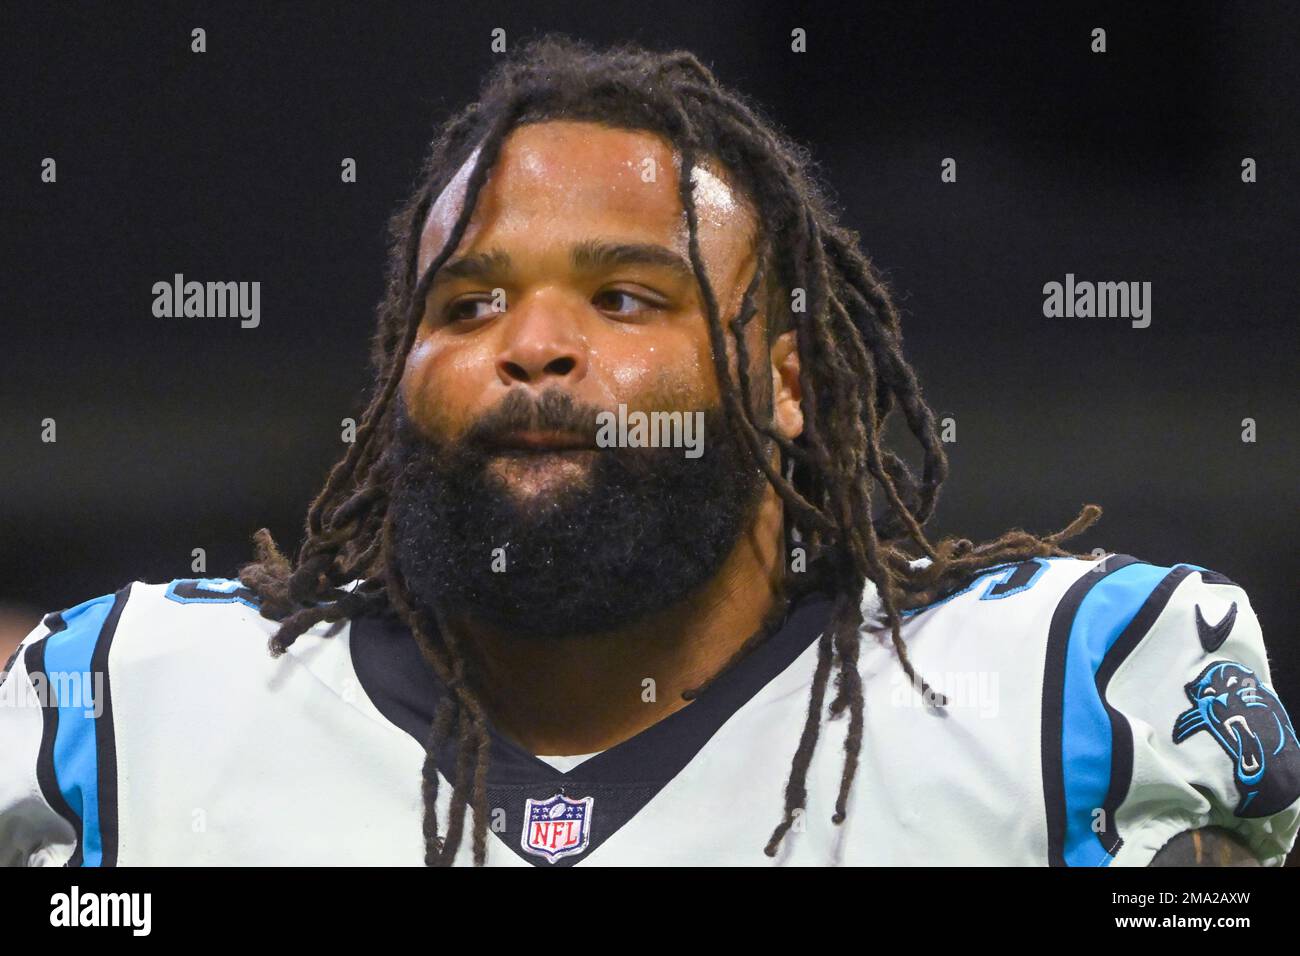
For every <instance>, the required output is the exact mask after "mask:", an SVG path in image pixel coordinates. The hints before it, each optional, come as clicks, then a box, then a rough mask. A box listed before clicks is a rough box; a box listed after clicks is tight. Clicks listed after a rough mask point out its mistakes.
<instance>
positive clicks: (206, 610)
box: [14, 578, 277, 676]
mask: <svg viewBox="0 0 1300 956" xmlns="http://www.w3.org/2000/svg"><path fill="white" fill-rule="evenodd" d="M276 626H277V625H276V623H275V622H274V621H269V620H266V619H265V618H263V617H262V616H261V614H260V613H259V610H258V605H257V599H256V596H255V595H254V594H253V593H252V592H251V591H249V590H248V589H247V588H245V587H244V586H243V585H242V584H241V583H240V582H239V581H237V580H231V579H226V578H178V579H175V580H172V581H168V582H166V583H161V584H149V583H146V582H143V581H132V582H130V583H128V584H126V585H124V586H123V587H121V588H119V589H118V590H117V591H114V592H112V593H109V594H103V595H100V596H98V597H94V598H90V599H89V600H86V601H83V602H81V603H80V604H76V605H74V606H72V607H69V608H65V609H63V610H59V611H52V612H50V613H48V614H46V615H45V616H44V618H42V620H41V623H40V625H39V626H38V627H36V628H35V629H34V630H33V631H32V632H31V633H30V634H29V635H28V636H27V637H26V638H24V640H23V641H22V643H21V644H20V645H19V647H18V649H17V651H15V655H14V659H15V661H16V660H17V659H18V658H19V656H21V658H22V660H23V663H24V665H25V671H26V672H27V674H28V675H29V676H32V675H42V674H44V675H48V674H50V673H58V674H73V673H86V674H92V673H104V672H107V671H110V670H111V671H114V672H117V671H121V670H124V669H132V668H138V667H142V666H145V665H148V666H153V667H158V666H160V665H165V664H166V663H167V662H175V663H178V664H186V663H188V664H189V665H193V664H196V663H200V662H201V661H202V660H203V659H205V658H214V659H220V658H227V659H228V658H230V657H252V656H254V655H261V656H263V657H269V654H268V653H267V650H266V644H267V641H268V639H269V638H270V636H271V635H272V634H273V633H274V632H275V629H276Z"/></svg>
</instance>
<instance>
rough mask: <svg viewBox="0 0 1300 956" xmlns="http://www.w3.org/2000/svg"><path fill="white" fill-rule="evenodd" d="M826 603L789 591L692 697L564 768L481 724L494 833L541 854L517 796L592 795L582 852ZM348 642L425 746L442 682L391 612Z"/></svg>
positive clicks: (368, 678) (786, 656) (793, 650)
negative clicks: (761, 633)
mask: <svg viewBox="0 0 1300 956" xmlns="http://www.w3.org/2000/svg"><path fill="white" fill-rule="evenodd" d="M832 608H833V601H832V599H831V598H830V597H828V596H827V595H825V594H823V593H820V592H813V593H810V594H805V595H803V596H802V597H798V598H796V599H795V600H794V601H793V602H792V603H791V604H790V606H789V607H788V608H787V609H786V612H785V616H784V619H783V620H782V621H781V622H780V623H779V624H778V626H777V628H776V630H775V631H774V633H772V634H771V636H769V637H768V638H767V639H766V640H764V641H763V642H762V643H760V644H759V645H758V646H757V647H755V648H754V649H753V650H751V651H750V652H749V653H748V654H746V655H745V656H744V657H743V658H741V659H740V660H739V661H737V662H736V663H735V664H734V665H732V667H731V668H729V669H728V670H727V671H725V672H724V673H723V674H722V675H720V676H719V677H718V678H717V679H715V680H714V681H713V682H712V683H710V684H709V685H708V686H706V687H705V688H704V689H703V690H702V691H700V693H699V694H698V696H697V697H696V698H695V700H694V701H692V702H691V703H690V704H688V705H687V706H685V707H683V708H682V709H681V710H678V711H676V712H675V713H672V714H670V715H669V716H667V717H665V718H664V719H663V720H661V721H659V722H658V723H656V724H654V725H653V726H651V727H648V728H647V729H645V730H643V731H641V732H640V733H638V734H636V735H635V736H633V737H631V738H629V739H628V740H625V741H623V742H622V743H620V744H617V745H615V746H613V747H610V748H609V749H608V750H605V751H602V752H601V753H599V754H597V755H596V756H594V757H591V758H588V759H587V760H585V761H583V762H582V763H581V764H579V765H578V766H576V767H574V768H573V769H572V770H570V771H568V772H564V771H560V770H557V769H555V768H554V767H552V766H550V765H549V764H547V763H546V762H545V761H542V760H539V759H538V758H537V757H535V756H534V755H533V754H530V753H528V752H527V751H526V750H524V749H523V748H522V747H520V746H519V745H518V744H516V743H515V742H514V741H512V740H510V739H509V738H508V737H506V736H504V735H503V734H501V733H500V732H499V731H497V729H496V728H495V727H492V726H491V725H490V724H489V732H490V735H491V755H490V759H489V764H488V797H489V805H490V806H492V807H494V808H501V809H503V810H504V811H505V814H506V820H505V829H504V830H503V831H501V833H500V835H501V837H502V838H503V839H504V841H505V843H506V845H507V846H509V847H511V848H512V849H513V850H515V852H516V853H518V854H519V855H520V856H521V857H523V858H524V859H526V860H528V861H529V862H530V863H535V864H542V863H544V862H545V861H544V860H543V859H542V858H541V857H537V856H533V855H530V854H526V853H524V852H523V850H522V849H521V848H520V847H519V846H518V839H517V837H518V834H519V832H520V828H521V827H522V826H523V809H524V799H525V798H527V797H531V798H533V799H535V800H545V799H548V798H550V797H553V796H555V795H556V794H557V793H561V794H565V795H567V796H570V797H573V798H582V797H587V796H595V797H596V804H597V806H598V811H597V812H596V813H595V814H594V816H593V829H592V833H591V840H590V844H589V845H588V848H587V851H586V852H587V853H590V852H591V850H594V849H595V848H596V847H597V846H598V845H599V844H600V843H601V842H603V841H604V840H605V839H607V838H608V837H609V836H610V835H612V834H613V833H614V832H615V831H617V829H618V828H619V827H620V826H622V825H623V824H624V823H626V822H627V821H628V820H630V819H631V818H632V817H633V816H634V815H635V814H636V813H637V812H639V811H640V810H641V808H642V807H644V806H645V805H646V803H648V802H649V800H650V799H651V798H652V797H653V796H654V795H655V794H657V793H658V792H659V791H660V790H662V789H663V788H664V786H666V785H667V784H668V782H669V781H670V780H672V779H673V778H674V777H675V776H677V774H678V773H680V772H681V771H682V769H683V768H685V767H686V765H687V764H688V763H690V762H691V760H692V759H693V758H694V757H695V755H696V754H697V753H698V752H699V751H700V748H702V747H703V746H704V745H705V744H706V743H707V742H708V740H709V739H710V738H711V737H712V736H713V735H714V734H715V733H716V732H717V731H718V729H719V728H720V727H721V726H722V725H723V724H724V723H725V722H726V721H727V719H728V718H729V717H731V715H732V714H734V713H735V712H736V711H737V710H739V709H740V707H742V706H743V705H744V704H745V703H746V702H747V701H748V700H750V698H752V697H753V696H754V695H755V694H757V693H758V692H759V691H760V690H761V689H762V688H763V687H765V686H766V685H767V684H768V683H770V682H771V681H772V680H773V679H774V678H776V677H777V675H779V674H780V673H781V672H782V671H784V670H785V669H786V668H787V667H789V666H790V665H791V664H792V663H793V662H794V661H795V659H796V658H797V657H798V656H799V655H800V654H801V653H802V652H803V651H804V650H805V649H806V648H807V647H808V646H809V645H810V644H812V643H813V642H814V641H815V640H817V638H818V637H819V636H820V635H821V633H822V631H823V630H824V628H825V627H826V625H827V623H828V621H829V618H830V614H831V611H832ZM351 650H352V665H353V668H354V669H355V671H356V674H357V678H358V679H359V680H360V682H361V686H362V688H363V689H364V690H365V692H366V694H367V695H368V696H369V697H370V699H371V701H372V702H373V703H374V705H375V707H376V708H377V709H378V710H379V712H380V713H381V714H383V715H384V716H385V717H386V718H388V720H390V721H392V723H393V724H395V725H396V726H397V727H400V728H401V729H402V730H404V731H406V732H407V733H409V734H410V735H411V736H412V737H414V738H415V739H416V741H417V742H419V743H420V745H421V746H425V745H426V744H427V741H428V738H429V729H430V726H431V724H432V722H433V716H434V710H435V708H436V707H437V704H438V701H439V700H440V699H441V698H442V697H443V696H445V694H446V690H445V688H444V687H443V685H442V683H441V682H440V681H439V680H438V678H437V677H436V676H435V674H434V673H433V671H432V669H431V668H430V667H429V665H428V662H427V661H425V659H424V657H423V655H422V654H421V653H420V650H419V647H418V646H417V645H416V643H415V639H414V637H413V635H412V634H411V632H410V629H409V628H407V627H406V626H405V625H404V624H402V623H400V622H398V621H395V620H393V619H391V618H379V617H362V618H358V619H356V620H355V621H353V622H352V631H351ZM455 748H456V743H455V741H454V740H449V741H447V742H446V743H445V745H444V746H443V747H442V748H441V749H440V753H439V755H438V766H439V767H440V768H441V769H442V772H443V774H444V776H450V774H451V772H452V768H454V767H455V765H456V764H455V753H456V750H455ZM585 855H586V854H585V853H584V854H582V855H580V856H571V857H565V858H562V859H560V860H559V861H558V862H557V863H556V864H555V865H557V866H562V865H565V864H572V863H574V862H577V860H579V859H581V858H582V856H585Z"/></svg>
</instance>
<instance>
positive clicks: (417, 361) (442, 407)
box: [400, 336, 493, 438]
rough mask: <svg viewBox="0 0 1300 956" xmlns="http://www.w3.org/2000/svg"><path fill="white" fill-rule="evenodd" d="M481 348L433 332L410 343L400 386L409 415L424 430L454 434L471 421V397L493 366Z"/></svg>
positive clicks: (473, 396)
mask: <svg viewBox="0 0 1300 956" xmlns="http://www.w3.org/2000/svg"><path fill="white" fill-rule="evenodd" d="M481 351H482V350H481V349H479V348H474V347H473V346H469V347H466V346H465V345H461V344H459V343H449V342H445V341H439V340H438V339H437V338H435V337H433V336H423V337H421V338H420V339H418V340H417V341H416V343H415V344H414V346H412V348H411V354H410V355H409V356H408V357H407V360H406V370H405V371H404V372H403V374H402V383H401V386H400V388H401V390H402V397H403V398H404V400H405V402H406V407H407V408H408V409H409V410H410V413H411V419H412V420H413V421H414V422H415V424H416V425H418V426H419V427H420V429H421V430H422V431H424V432H425V433H426V434H429V435H435V436H437V437H441V438H453V437H455V436H457V435H459V434H460V433H461V432H462V431H464V429H465V427H466V426H467V425H468V424H469V422H470V421H471V419H472V417H473V404H474V398H475V396H478V395H481V394H482V393H483V391H484V387H483V385H484V382H483V379H484V375H489V376H490V375H491V372H492V368H493V365H492V362H491V360H490V358H489V357H488V356H485V355H483V354H480V352H481ZM485 370H486V371H485Z"/></svg>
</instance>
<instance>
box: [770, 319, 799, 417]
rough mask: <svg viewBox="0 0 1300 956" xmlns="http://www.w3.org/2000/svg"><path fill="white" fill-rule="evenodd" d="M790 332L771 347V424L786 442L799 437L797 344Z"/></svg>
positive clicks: (781, 335)
mask: <svg viewBox="0 0 1300 956" xmlns="http://www.w3.org/2000/svg"><path fill="white" fill-rule="evenodd" d="M795 336H796V333H795V331H794V329H791V330H790V331H788V332H782V333H781V334H780V335H778V336H777V337H776V341H775V342H773V343H772V422H773V424H774V425H776V427H777V430H778V431H780V433H781V434H782V435H784V436H785V437H786V438H790V439H794V438H797V437H799V435H800V434H802V433H803V406H802V405H800V402H801V401H802V400H803V390H802V388H801V387H800V385H799V344H798V340H797V339H796V337H795Z"/></svg>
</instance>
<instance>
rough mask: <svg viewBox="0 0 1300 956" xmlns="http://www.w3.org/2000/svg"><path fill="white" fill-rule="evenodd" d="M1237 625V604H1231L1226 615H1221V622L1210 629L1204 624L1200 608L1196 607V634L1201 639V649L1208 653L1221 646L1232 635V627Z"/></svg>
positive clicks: (1234, 602)
mask: <svg viewBox="0 0 1300 956" xmlns="http://www.w3.org/2000/svg"><path fill="white" fill-rule="evenodd" d="M1236 623H1237V602H1236V601H1233V602H1232V607H1230V608H1228V613H1227V614H1225V615H1223V620H1222V621H1220V622H1219V623H1218V624H1215V625H1214V626H1213V627H1211V626H1210V625H1209V624H1207V623H1206V621H1205V617H1204V616H1203V615H1202V614H1201V606H1200V605H1199V604H1198V605H1196V633H1197V635H1199V636H1200V638H1201V647H1203V648H1205V650H1206V651H1207V652H1209V653H1214V652H1215V651H1217V650H1218V649H1219V648H1220V647H1222V646H1223V642H1224V641H1226V640H1227V639H1228V635H1229V634H1231V633H1232V625H1233V624H1236Z"/></svg>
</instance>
